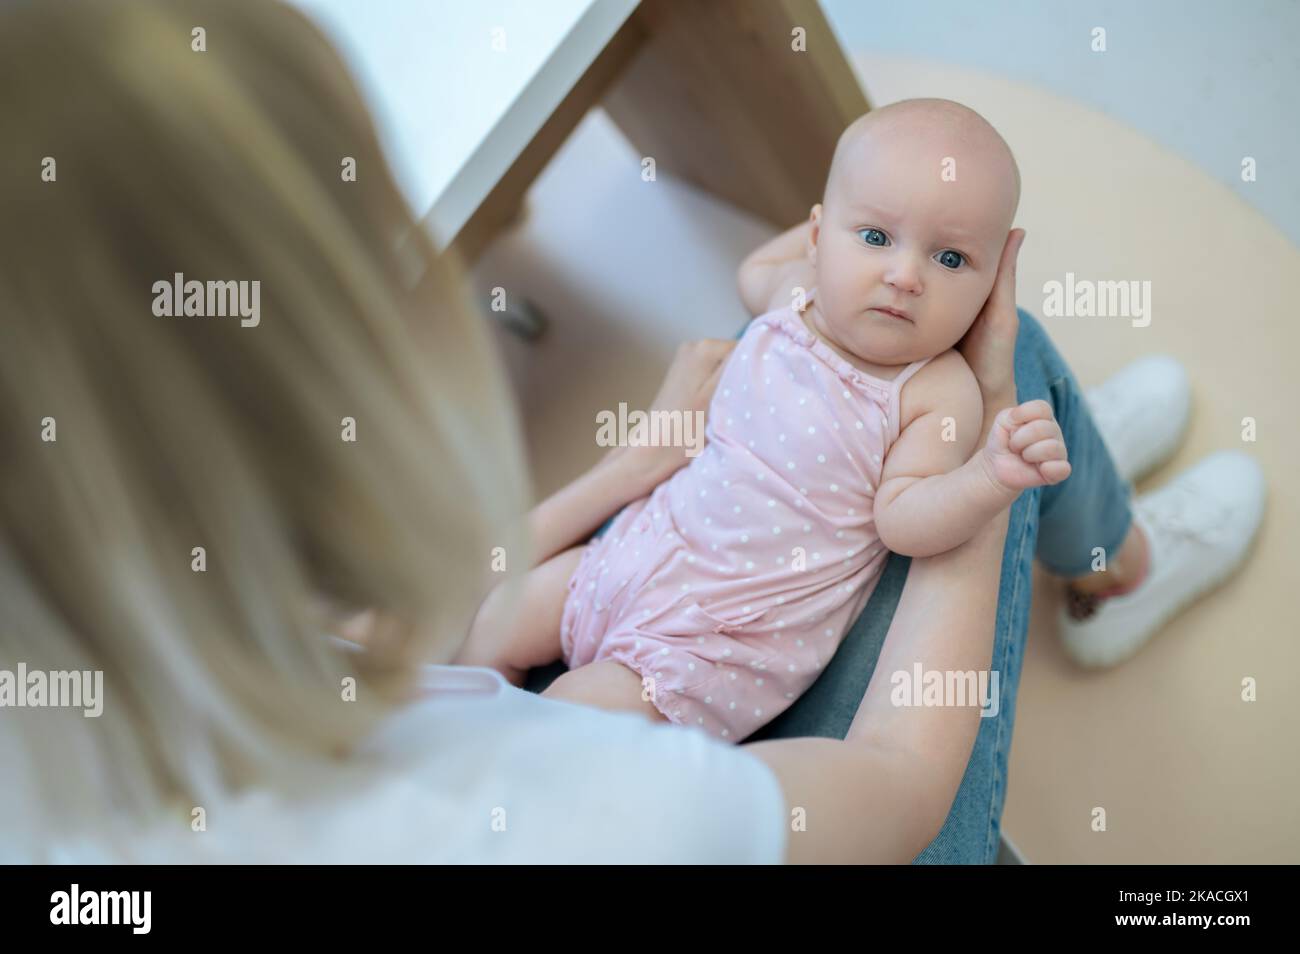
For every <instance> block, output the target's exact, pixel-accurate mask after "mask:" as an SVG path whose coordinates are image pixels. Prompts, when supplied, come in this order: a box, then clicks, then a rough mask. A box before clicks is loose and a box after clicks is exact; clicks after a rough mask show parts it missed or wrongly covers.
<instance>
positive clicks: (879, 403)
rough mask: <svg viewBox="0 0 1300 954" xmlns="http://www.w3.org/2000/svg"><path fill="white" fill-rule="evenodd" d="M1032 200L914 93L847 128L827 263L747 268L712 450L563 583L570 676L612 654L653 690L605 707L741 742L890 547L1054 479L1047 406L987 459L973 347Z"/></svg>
mask: <svg viewBox="0 0 1300 954" xmlns="http://www.w3.org/2000/svg"><path fill="white" fill-rule="evenodd" d="M1019 191H1020V186H1019V173H1018V171H1017V169H1016V164H1015V160H1014V158H1013V157H1012V155H1011V151H1010V149H1009V148H1008V147H1007V145H1006V143H1005V142H1003V140H1002V138H1001V137H1000V136H999V135H998V134H997V132H996V131H995V130H994V129H993V128H992V127H991V126H990V125H989V124H988V123H987V122H986V121H985V120H984V119H983V118H981V117H980V116H979V115H978V114H976V113H974V112H973V111H971V110H969V109H967V108H966V107H963V106H959V105H957V104H956V103H950V102H947V101H943V100H912V101H906V102H902V103H897V104H894V105H892V106H888V107H885V108H883V109H879V110H876V111H874V112H872V113H869V114H867V115H866V116H863V117H862V118H860V119H858V120H857V121H856V122H854V123H853V124H852V125H850V126H849V128H848V129H847V130H846V131H845V132H844V134H843V136H842V137H841V139H840V141H839V144H838V146H837V148H836V151H835V156H834V159H833V161H832V164H831V169H830V173H829V176H828V179H827V183H826V189H825V195H824V200H823V203H822V204H820V205H817V206H815V207H814V208H813V209H812V215H811V222H810V227H809V230H808V238H807V242H808V246H807V254H806V256H800V257H799V258H798V259H797V260H793V261H790V262H786V263H772V264H764V263H762V262H757V263H755V264H754V266H753V268H752V269H751V271H750V273H749V274H744V273H743V272H742V276H741V285H742V292H743V293H745V295H746V297H747V298H750V299H752V300H753V301H754V302H757V303H758V304H759V307H762V309H763V311H764V313H763V314H761V315H760V316H759V317H758V318H756V319H755V320H754V321H753V322H752V323H751V324H750V326H749V327H748V329H747V330H746V331H745V333H744V336H743V337H742V338H741V340H740V342H739V343H738V344H737V346H736V348H735V350H734V351H733V352H732V354H731V355H730V357H729V359H728V361H727V364H726V366H725V368H724V369H723V372H722V375H721V377H720V379H719V382H718V386H717V390H716V392H715V394H714V396H713V399H712V403H711V405H710V407H709V413H708V426H707V429H706V436H707V446H706V448H705V450H704V452H703V453H702V454H700V455H699V456H698V457H696V458H695V459H694V460H692V461H691V463H690V464H689V465H688V466H686V467H684V468H682V469H680V470H678V471H677V472H676V473H675V474H674V475H673V476H672V477H671V478H669V479H668V480H666V481H664V482H663V483H662V484H660V485H659V486H658V487H657V488H656V489H655V490H654V492H653V493H652V494H651V495H650V496H649V497H646V498H644V499H642V500H640V501H637V502H636V503H633V504H631V505H629V506H627V507H626V508H625V509H624V510H623V511H622V512H621V513H620V514H619V515H618V516H617V518H616V519H615V520H614V521H613V523H612V524H611V525H610V527H609V528H608V530H607V532H606V533H605V534H604V535H603V536H602V537H600V538H599V539H597V540H594V541H592V542H591V543H590V544H589V545H587V546H586V547H585V548H583V550H582V551H581V555H580V556H579V557H577V559H578V563H577V566H576V569H575V570H574V572H573V573H572V575H571V576H569V577H568V578H567V579H564V580H563V582H564V584H565V586H566V587H567V590H566V592H565V594H564V595H563V611H562V617H561V620H560V626H559V633H558V634H555V635H556V636H558V646H556V649H558V655H560V656H562V658H563V659H564V661H565V663H566V664H567V665H568V667H569V668H570V670H571V671H573V674H574V675H579V674H580V673H581V672H582V671H583V669H582V667H586V666H588V664H591V663H596V662H601V661H605V660H611V661H614V662H616V663H619V664H621V665H622V666H624V667H626V668H627V669H629V670H631V672H632V673H635V674H636V675H637V676H639V677H640V679H639V680H637V679H635V678H629V679H627V680H625V681H623V682H621V683H619V689H618V690H617V691H618V692H622V693H625V694H626V695H627V696H628V698H627V699H626V700H624V702H620V701H619V700H617V699H615V700H610V699H609V691H608V690H607V691H605V693H604V697H603V698H602V700H601V704H602V705H605V706H607V707H614V708H624V707H625V708H628V709H643V708H644V707H645V706H646V705H647V704H649V705H653V707H654V708H655V709H656V710H657V711H658V713H659V714H661V715H662V716H663V717H664V718H666V719H668V720H669V721H671V722H674V723H677V724H679V725H685V726H694V727H697V728H701V729H703V730H705V731H707V732H709V733H711V734H712V735H714V736H716V737H718V738H721V739H724V740H728V741H731V742H740V741H741V740H743V739H744V738H745V737H746V736H748V735H750V734H751V733H753V732H754V731H755V730H757V729H758V728H759V727H761V726H762V725H764V724H765V723H767V722H769V721H770V720H772V719H773V718H775V717H776V716H777V715H779V714H780V713H781V712H782V711H783V710H784V709H786V708H787V707H788V706H789V705H790V704H791V702H793V701H794V700H795V699H797V698H798V697H799V695H800V694H802V693H803V692H804V691H805V690H806V689H807V688H808V687H809V686H810V685H811V684H812V683H813V682H814V681H815V680H816V679H817V677H818V675H819V673H820V670H821V669H822V667H823V666H824V665H825V664H826V663H827V662H828V661H829V660H830V658H831V657H832V655H834V653H835V650H836V647H837V646H838V645H839V643H840V640H841V639H842V638H843V636H844V634H845V632H846V631H847V630H848V628H849V627H850V626H851V625H852V623H853V621H854V620H855V619H856V618H857V617H858V615H859V613H860V612H861V611H862V608H863V606H864V605H865V604H866V602H867V600H868V599H869V598H870V596H871V593H872V591H873V590H874V589H875V586H876V584H877V582H878V580H879V578H880V574H881V571H882V569H883V566H884V563H885V559H886V556H887V552H888V551H893V552H895V553H901V554H906V555H910V556H920V557H924V556H930V555H934V554H938V553H942V552H944V551H946V550H949V549H951V548H953V547H955V546H958V545H960V544H961V543H963V542H965V541H966V540H968V539H970V538H971V537H972V536H973V535H974V534H975V532H976V531H977V530H978V529H979V528H980V527H981V526H982V525H983V524H985V523H986V522H987V521H989V520H990V519H992V518H993V517H994V516H995V515H996V514H997V513H998V512H999V511H1001V510H1002V509H1003V508H1004V507H1006V506H1007V505H1008V503H1009V502H1010V501H1011V500H1013V499H1014V497H1015V495H1016V494H1017V493H1018V492H1019V491H1020V490H1021V489H1023V488H1025V487H1029V486H1037V485H1039V484H1041V483H1043V482H1044V479H1043V478H1042V477H1041V476H1040V471H1039V467H1040V465H1042V466H1045V467H1050V466H1056V467H1061V468H1064V467H1066V466H1068V465H1066V464H1065V448H1064V445H1063V444H1062V443H1061V442H1060V440H1059V437H1060V430H1059V427H1057V425H1056V422H1055V421H1054V420H1053V419H1052V418H1051V415H1050V411H1048V410H1045V409H1044V408H1045V407H1046V406H1045V405H1044V404H1043V403H1042V402H1039V403H1038V404H1036V405H1025V406H1022V408H1021V410H1020V411H1019V412H1018V415H1019V418H1020V421H1019V423H1018V424H1013V425H1010V428H1011V433H1009V434H1008V433H1007V432H1006V431H1003V432H1002V433H1001V434H999V433H998V429H997V428H995V433H994V434H993V435H992V436H991V437H990V439H989V441H988V443H987V445H986V447H985V448H984V449H983V450H982V451H981V453H978V454H975V453H974V451H975V448H976V444H977V443H978V441H979V439H980V437H981V436H982V434H981V425H982V422H983V414H984V409H983V406H982V401H981V396H980V389H979V386H978V383H977V381H976V379H975V376H974V374H973V373H972V372H971V370H970V368H969V367H968V366H967V365H966V363H965V361H964V360H963V359H962V357H961V355H960V354H959V353H958V352H957V351H955V350H953V347H954V345H956V344H957V342H958V341H959V340H960V339H961V338H962V336H963V335H964V334H965V333H966V331H967V329H968V328H969V327H970V326H971V324H972V322H973V321H974V320H975V318H976V316H977V315H978V314H979V312H980V310H981V308H982V307H983V306H984V304H985V302H986V300H987V299H988V297H989V293H990V290H991V289H992V287H993V283H994V278H995V276H996V274H997V271H998V263H999V259H1000V258H1001V255H1002V252H1003V248H1004V246H1005V244H1006V242H1007V238H1008V234H1009V230H1010V228H1011V223H1012V218H1013V216H1014V215H1015V212H1016V207H1017V204H1018V201H1019ZM751 258H752V257H751ZM1033 408H1037V410H1032V409H1033ZM1027 409H1029V410H1027ZM1013 448H1017V449H1014V450H1013ZM1045 472H1046V471H1045V470H1044V471H1043V472H1042V473H1045ZM1057 479H1060V478H1059V472H1058V477H1057ZM541 569H542V568H539V570H534V571H533V573H534V574H537V573H538V572H539V571H540V570H541ZM551 579H552V580H553V581H554V582H553V583H552V584H551V585H558V584H559V583H560V582H561V580H562V578H561V577H558V576H554V575H553V576H552V577H551ZM471 638H472V637H471ZM551 638H552V639H554V638H555V637H554V636H552V637H551Z"/></svg>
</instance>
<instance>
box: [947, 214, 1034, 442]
mask: <svg viewBox="0 0 1300 954" xmlns="http://www.w3.org/2000/svg"><path fill="white" fill-rule="evenodd" d="M1024 240H1025V230H1024V229H1012V230H1011V231H1010V232H1009V233H1008V234H1007V241H1006V244H1005V245H1003V247H1002V258H1001V259H1000V260H999V261H998V272H997V276H996V277H995V278H994V279H993V289H992V290H991V291H990V292H989V297H988V300H987V301H985V302H984V307H983V308H982V309H980V313H979V315H978V316H976V318H975V322H974V324H972V325H971V326H970V329H969V330H968V331H967V332H966V335H965V336H964V337H963V338H962V340H961V342H960V343H959V344H958V349H959V350H960V351H961V354H962V357H963V358H965V359H966V363H967V364H968V365H970V369H971V370H972V371H974V372H975V379H976V380H977V381H979V386H980V394H981V395H982V396H983V398H984V427H983V429H982V433H984V434H987V433H988V432H989V430H990V428H992V426H993V421H994V419H995V418H996V417H997V414H998V411H1000V410H1002V409H1003V408H1006V407H1010V406H1011V405H1013V404H1015V403H1016V372H1015V357H1016V334H1017V333H1018V332H1019V330H1020V316H1019V315H1017V314H1016V259H1017V257H1018V256H1019V254H1020V246H1021V245H1022V244H1023V243H1024Z"/></svg>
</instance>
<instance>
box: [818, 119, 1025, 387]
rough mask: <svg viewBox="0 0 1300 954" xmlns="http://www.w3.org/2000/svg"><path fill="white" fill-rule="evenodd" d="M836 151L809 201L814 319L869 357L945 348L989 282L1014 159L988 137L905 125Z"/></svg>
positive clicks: (914, 355) (896, 361) (896, 357)
mask: <svg viewBox="0 0 1300 954" xmlns="http://www.w3.org/2000/svg"><path fill="white" fill-rule="evenodd" d="M948 157H951V159H952V160H954V161H955V165H954V164H953V163H949V164H945V159H947V158H948ZM845 158H846V159H848V160H849V161H848V162H847V163H846V164H845V165H844V166H843V169H844V174H843V175H833V176H832V181H831V183H830V184H829V185H828V190H827V195H826V200H825V204H824V205H822V206H817V207H815V208H814V209H813V229H812V242H813V249H812V250H811V251H810V255H811V256H812V258H813V264H814V266H815V268H816V271H817V295H816V296H815V298H814V301H813V306H812V307H813V312H814V313H813V320H814V322H816V323H817V325H818V330H819V331H821V332H822V334H823V335H824V336H826V337H827V338H828V339H830V340H831V342H832V343H833V344H835V345H837V346H838V347H840V348H841V349H842V350H844V351H847V352H850V353H851V354H854V355H857V356H858V357H859V358H862V359H863V360H865V361H868V362H871V363H873V364H880V365H889V366H892V365H901V364H907V363H909V362H912V361H916V360H919V359H921V358H926V357H932V356H934V355H937V354H940V353H942V352H943V351H946V350H947V349H948V348H951V347H952V346H953V345H955V344H956V343H957V342H958V341H959V340H960V339H961V337H962V335H964V334H965V333H966V330H967V329H968V328H969V327H970V326H971V323H972V322H973V321H974V320H975V317H976V315H978V314H979V311H980V309H981V308H982V307H983V305H984V302H985V300H986V299H987V298H988V295H989V291H990V289H992V287H993V279H994V277H995V276H996V274H997V268H998V260H999V258H1000V256H1001V253H1002V248H1003V245H1004V244H1005V242H1006V239H1007V234H1008V231H1009V229H1010V226H1011V218H1012V217H1013V216H1014V214H1015V203H1016V199H1017V198H1018V196H1017V195H1016V193H1017V192H1018V184H1017V183H1016V181H1015V174H1014V171H1013V170H1012V167H1011V166H1010V165H1009V164H1008V162H1007V160H1006V157H1005V156H1004V155H1002V154H1001V153H1000V152H999V151H998V150H997V149H996V148H993V147H992V146H988V145H980V144H972V143H965V142H962V143H954V142H952V141H945V137H944V136H943V134H942V132H940V133H939V134H937V135H935V136H928V135H917V133H916V131H915V129H912V130H908V131H904V130H900V129H889V128H886V129H884V130H882V131H874V130H873V131H872V132H871V133H869V134H866V135H863V136H862V137H861V138H860V140H859V141H858V142H857V144H856V145H855V146H854V147H853V149H852V151H851V152H850V154H849V155H847V156H846V157H845ZM946 170H947V175H946V176H945V171H946ZM954 176H955V178H953V177H954ZM882 308H887V309H893V310H895V311H898V312H901V313H902V314H903V315H904V316H905V317H896V316H895V315H892V314H889V313H888V312H885V311H881V310H878V309H882Z"/></svg>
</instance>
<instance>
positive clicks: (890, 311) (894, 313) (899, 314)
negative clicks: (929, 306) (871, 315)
mask: <svg viewBox="0 0 1300 954" xmlns="http://www.w3.org/2000/svg"><path fill="white" fill-rule="evenodd" d="M867 311H875V312H879V313H880V314H882V315H888V316H889V317H891V318H898V319H899V320H901V321H911V320H912V318H911V316H910V315H908V314H907V312H904V311H899V310H898V309H896V308H887V307H883V306H881V307H876V308H868V309H867Z"/></svg>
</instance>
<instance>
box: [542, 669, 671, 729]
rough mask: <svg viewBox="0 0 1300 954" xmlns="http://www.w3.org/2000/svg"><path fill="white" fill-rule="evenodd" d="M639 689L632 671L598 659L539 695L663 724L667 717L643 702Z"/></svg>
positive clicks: (636, 678) (552, 684)
mask: <svg viewBox="0 0 1300 954" xmlns="http://www.w3.org/2000/svg"><path fill="white" fill-rule="evenodd" d="M641 689H642V687H641V676H640V675H639V674H637V673H636V672H635V671H634V670H632V669H629V668H628V667H627V666H624V665H623V664H622V663H621V662H616V661H615V660H613V659H602V660H600V661H599V662H594V663H589V664H588V665H586V666H579V667H578V668H577V669H571V670H569V671H568V672H566V673H564V674H563V675H561V676H560V677H558V678H557V679H556V680H555V681H554V682H553V683H551V685H550V686H549V687H548V688H547V689H546V691H545V692H543V693H542V695H544V696H550V697H551V698H552V699H564V700H565V701H567V702H579V703H582V704H583V705H588V706H595V707H596V708H598V709H614V710H616V711H619V712H639V713H641V714H642V715H644V716H647V717H649V718H650V719H651V720H653V721H655V722H667V721H668V717H667V716H665V715H664V714H663V713H662V712H660V711H659V710H658V709H656V708H655V707H654V703H652V702H649V701H648V700H646V699H644V698H643V696H642V691H641Z"/></svg>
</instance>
